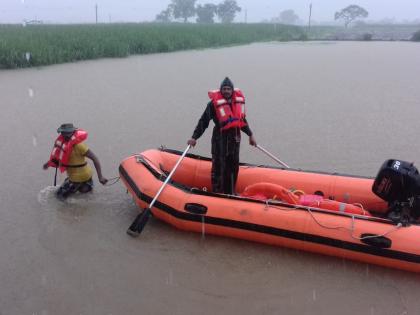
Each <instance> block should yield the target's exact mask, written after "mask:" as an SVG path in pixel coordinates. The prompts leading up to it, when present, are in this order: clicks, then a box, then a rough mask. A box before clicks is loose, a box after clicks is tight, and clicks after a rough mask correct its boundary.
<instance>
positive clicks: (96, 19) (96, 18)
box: [95, 3, 98, 24]
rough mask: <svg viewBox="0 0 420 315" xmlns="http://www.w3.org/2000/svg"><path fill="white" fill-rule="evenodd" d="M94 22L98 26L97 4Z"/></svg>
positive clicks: (96, 5)
mask: <svg viewBox="0 0 420 315" xmlns="http://www.w3.org/2000/svg"><path fill="white" fill-rule="evenodd" d="M95 21H96V24H98V4H97V3H96V4H95Z"/></svg>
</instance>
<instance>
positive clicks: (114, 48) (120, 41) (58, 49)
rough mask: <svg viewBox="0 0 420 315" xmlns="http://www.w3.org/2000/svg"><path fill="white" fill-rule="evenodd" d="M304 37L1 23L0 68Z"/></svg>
mask: <svg viewBox="0 0 420 315" xmlns="http://www.w3.org/2000/svg"><path fill="white" fill-rule="evenodd" d="M304 37H305V34H304V31H303V29H302V28H300V27H297V26H287V25H273V24H214V25H198V24H173V23H171V24H153V23H145V24H99V25H30V26H26V27H24V26H18V25H13V26H11V25H8V26H6V25H1V26H0V68H3V69H5V68H24V67H33V66H41V65H49V64H57V63H65V62H72V61H78V60H88V59H97V58H105V57H126V56H129V55H135V54H150V53H160V52H171V51H178V50H186V49H201V48H210V47H221V46H228V45H238V44H248V43H252V42H263V41H289V40H297V39H304Z"/></svg>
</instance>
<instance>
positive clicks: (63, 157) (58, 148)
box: [48, 129, 88, 173]
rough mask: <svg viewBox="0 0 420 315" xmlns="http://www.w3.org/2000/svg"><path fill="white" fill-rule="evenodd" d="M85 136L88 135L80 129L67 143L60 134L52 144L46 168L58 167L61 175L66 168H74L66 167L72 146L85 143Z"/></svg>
mask: <svg viewBox="0 0 420 315" xmlns="http://www.w3.org/2000/svg"><path fill="white" fill-rule="evenodd" d="M87 136H88V133H87V132H86V131H84V130H82V129H77V130H76V131H75V132H74V133H73V135H72V136H71V138H70V140H68V141H67V140H65V139H64V137H63V136H62V135H61V134H60V135H59V136H58V137H57V139H56V140H55V142H54V148H53V149H52V151H51V155H50V160H49V161H48V166H51V167H59V168H60V171H61V173H63V172H64V171H65V170H66V169H67V167H72V166H73V167H75V165H68V162H69V159H70V154H71V152H72V151H73V146H74V145H76V144H78V143H81V142H83V141H85V140H86V139H87ZM80 166H84V165H80Z"/></svg>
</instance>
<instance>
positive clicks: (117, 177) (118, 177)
mask: <svg viewBox="0 0 420 315" xmlns="http://www.w3.org/2000/svg"><path fill="white" fill-rule="evenodd" d="M119 180H120V176H116V177H113V178H110V179H108V183H106V184H105V185H104V186H112V185H114V184H116V183H117V182H118V181H119ZM110 181H114V182H112V183H109V182H110Z"/></svg>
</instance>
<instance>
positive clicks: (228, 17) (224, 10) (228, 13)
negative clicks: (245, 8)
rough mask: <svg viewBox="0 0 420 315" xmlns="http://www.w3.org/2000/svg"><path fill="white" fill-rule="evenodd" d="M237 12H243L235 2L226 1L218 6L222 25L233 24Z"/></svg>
mask: <svg viewBox="0 0 420 315" xmlns="http://www.w3.org/2000/svg"><path fill="white" fill-rule="evenodd" d="M236 12H241V8H240V7H239V6H238V4H237V3H236V1H235V0H225V1H223V2H222V3H220V4H219V5H218V6H217V16H218V17H219V19H220V21H221V22H222V23H232V22H233V20H234V19H235V15H236Z"/></svg>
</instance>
